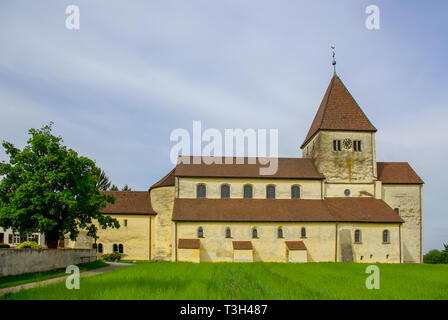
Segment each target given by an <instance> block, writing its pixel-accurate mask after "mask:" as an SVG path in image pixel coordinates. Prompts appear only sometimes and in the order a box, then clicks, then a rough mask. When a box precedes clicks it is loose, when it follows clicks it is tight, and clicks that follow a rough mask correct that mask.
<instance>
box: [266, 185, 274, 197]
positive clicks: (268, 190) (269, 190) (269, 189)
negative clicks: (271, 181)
mask: <svg viewBox="0 0 448 320" xmlns="http://www.w3.org/2000/svg"><path fill="white" fill-rule="evenodd" d="M266 198H267V199H275V186H267V187H266Z"/></svg>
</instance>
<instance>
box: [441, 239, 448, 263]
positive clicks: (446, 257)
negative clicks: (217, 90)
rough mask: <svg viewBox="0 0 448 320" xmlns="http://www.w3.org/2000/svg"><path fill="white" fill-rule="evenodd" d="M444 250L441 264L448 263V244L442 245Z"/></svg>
mask: <svg viewBox="0 0 448 320" xmlns="http://www.w3.org/2000/svg"><path fill="white" fill-rule="evenodd" d="M443 247H444V249H443V250H442V251H441V252H442V257H443V263H448V244H445V243H444V244H443Z"/></svg>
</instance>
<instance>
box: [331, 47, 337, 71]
mask: <svg viewBox="0 0 448 320" xmlns="http://www.w3.org/2000/svg"><path fill="white" fill-rule="evenodd" d="M335 48H336V47H335V46H331V49H332V50H333V62H332V64H333V69H334V75H336V59H335V58H334V56H335V55H336V53H335V52H334V49H335Z"/></svg>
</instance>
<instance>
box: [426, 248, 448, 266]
mask: <svg viewBox="0 0 448 320" xmlns="http://www.w3.org/2000/svg"><path fill="white" fill-rule="evenodd" d="M443 260H444V258H443V253H442V252H440V251H439V250H437V249H434V250H430V251H429V252H428V253H427V254H425V255H424V256H423V262H424V263H431V264H438V263H444V262H443Z"/></svg>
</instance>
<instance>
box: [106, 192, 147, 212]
mask: <svg viewBox="0 0 448 320" xmlns="http://www.w3.org/2000/svg"><path fill="white" fill-rule="evenodd" d="M102 193H103V194H108V195H112V196H114V197H115V203H114V204H111V203H108V204H107V205H106V207H105V208H104V209H103V210H102V211H101V212H102V213H116V214H121V213H122V214H156V212H155V211H154V209H153V208H152V207H151V197H150V195H149V192H148V191H102Z"/></svg>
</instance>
